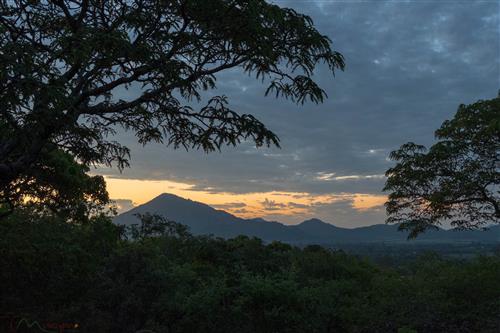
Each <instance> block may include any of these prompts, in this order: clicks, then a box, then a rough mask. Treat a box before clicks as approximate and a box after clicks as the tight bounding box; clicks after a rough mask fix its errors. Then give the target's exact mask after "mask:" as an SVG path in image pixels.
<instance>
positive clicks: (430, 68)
mask: <svg viewBox="0 0 500 333" xmlns="http://www.w3.org/2000/svg"><path fill="white" fill-rule="evenodd" d="M274 3H276V4H278V5H280V6H283V7H292V8H294V9H295V10H297V11H299V12H302V13H305V14H307V15H309V16H311V17H312V19H313V20H314V22H315V25H316V27H317V28H318V30H320V31H321V32H322V33H323V34H326V35H328V36H329V37H330V38H331V40H332V41H333V48H334V49H335V50H337V51H340V52H341V53H342V54H343V55H344V56H345V58H346V63H347V67H346V70H345V72H339V73H338V74H337V75H336V77H335V78H333V77H332V76H331V75H329V74H328V71H325V70H322V68H318V70H317V72H316V74H315V79H316V80H317V82H319V83H320V85H321V86H322V87H323V88H324V89H325V90H326V91H327V93H328V96H329V98H328V100H326V101H325V102H324V103H323V104H320V105H313V104H305V105H303V106H297V105H294V104H293V103H291V102H287V101H284V100H280V99H274V98H272V97H264V91H265V88H266V87H265V86H264V85H262V84H261V83H260V81H256V80H254V79H252V78H249V77H248V76H246V75H244V74H242V72H241V71H239V70H233V71H230V72H226V73H224V74H223V75H220V76H219V77H218V81H217V82H218V89H217V91H215V92H213V93H214V94H224V95H226V96H228V97H229V101H230V104H231V107H232V108H233V109H235V110H238V111H240V112H241V113H251V114H253V115H255V116H256V117H257V118H259V119H260V120H261V121H262V122H264V123H265V124H266V125H267V126H268V128H270V129H271V130H273V131H274V132H275V133H276V134H277V135H278V136H279V137H280V139H281V146H282V148H281V149H276V148H272V149H268V148H259V149H256V148H255V147H253V146H252V145H250V144H243V145H241V146H239V147H237V148H230V147H227V148H225V149H223V150H222V151H221V152H220V153H212V154H208V155H207V154H205V153H203V152H201V151H189V152H186V151H182V150H177V151H174V150H172V149H170V148H168V147H164V146H161V145H154V144H152V145H148V146H146V147H142V146H140V145H137V144H136V143H135V138H134V135H133V134H132V133H128V134H121V135H120V137H119V140H122V141H123V142H124V143H126V144H127V145H128V146H129V147H130V148H131V151H132V160H131V165H132V166H131V168H130V169H126V170H124V171H123V173H121V174H120V173H119V172H118V171H116V170H108V169H99V170H97V173H101V174H104V175H106V179H107V182H108V188H109V191H110V194H111V197H113V198H114V199H117V203H118V204H119V206H120V208H121V209H122V210H125V209H128V208H131V207H132V206H133V205H137V204H141V203H144V202H146V201H148V200H150V199H152V198H153V197H155V196H157V195H158V194H160V193H162V192H170V193H174V194H178V195H181V196H183V197H187V198H190V199H193V200H197V201H202V202H205V203H207V204H211V205H213V206H214V207H217V208H219V209H224V210H227V211H229V212H231V213H234V214H236V215H238V216H242V217H264V218H266V219H272V220H277V221H281V222H283V223H289V224H293V223H298V222H300V221H302V220H304V219H307V218H311V217H318V218H321V219H322V220H324V221H326V222H329V223H332V224H335V225H339V226H344V227H356V226H361V225H369V224H375V223H383V222H384V219H385V212H384V208H383V203H384V201H385V198H386V194H384V193H383V192H382V188H383V185H384V181H385V179H384V176H383V175H384V172H385V171H386V170H387V169H388V168H389V167H390V166H391V165H392V162H391V161H389V160H388V154H389V152H390V151H391V150H394V149H396V148H398V147H399V146H400V145H401V144H403V143H405V142H408V141H413V142H417V143H421V144H425V145H429V144H431V143H432V142H433V132H434V130H435V129H436V128H438V127H439V126H440V125H441V123H442V122H443V121H444V120H445V119H449V118H450V117H452V116H453V114H454V113H455V111H456V109H457V106H458V105H459V104H460V103H470V102H474V101H476V100H478V99H487V98H492V97H494V96H496V94H497V91H498V89H499V88H500V19H499V12H500V1H499V0H492V1H472V0H470V1H469V0H467V1H465V0H441V1H426V0H421V1H418V0H414V1H345V0H344V1H325V0H322V1H312V0H290V1H274Z"/></svg>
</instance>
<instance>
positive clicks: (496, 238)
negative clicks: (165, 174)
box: [114, 193, 500, 244]
mask: <svg viewBox="0 0 500 333" xmlns="http://www.w3.org/2000/svg"><path fill="white" fill-rule="evenodd" d="M146 212H149V213H152V214H159V215H162V216H164V217H166V218H168V219H170V220H173V221H176V222H179V223H182V224H185V225H187V226H188V227H189V228H190V231H191V232H192V233H193V234H194V235H206V234H211V235H214V236H218V237H223V238H232V237H236V236H238V235H246V236H250V237H259V238H261V239H263V240H264V241H274V240H276V241H282V242H287V243H293V244H337V243H372V242H406V238H407V235H408V234H407V232H401V231H398V226H397V225H387V224H374V225H371V226H364V227H357V228H353V229H349V228H342V227H338V226H335V225H333V224H330V223H327V222H324V221H322V220H320V219H317V218H311V219H308V220H305V221H303V222H302V223H299V224H296V225H285V224H282V223H280V222H276V221H267V220H265V219H262V218H252V219H243V218H240V217H237V216H235V215H233V214H231V213H228V212H226V211H224V210H219V209H215V208H213V207H211V206H209V205H206V204H204V203H201V202H197V201H194V200H191V199H185V198H182V197H179V196H177V195H174V194H171V193H162V194H160V195H159V196H157V197H155V198H153V199H152V200H150V201H148V202H146V203H144V204H142V205H139V206H137V207H134V208H133V209H131V210H129V211H127V212H124V213H122V214H120V215H118V216H116V217H115V218H114V222H115V223H117V224H123V225H130V224H133V223H138V222H139V220H138V218H137V217H136V216H134V214H138V213H139V214H144V213H146ZM421 241H431V242H464V241H469V242H500V226H494V227H491V228H490V230H489V231H462V232H456V231H453V230H444V229H440V230H438V231H429V232H427V233H424V234H422V235H420V236H419V237H418V238H417V240H413V241H412V242H421Z"/></svg>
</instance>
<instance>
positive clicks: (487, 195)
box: [384, 96, 500, 237]
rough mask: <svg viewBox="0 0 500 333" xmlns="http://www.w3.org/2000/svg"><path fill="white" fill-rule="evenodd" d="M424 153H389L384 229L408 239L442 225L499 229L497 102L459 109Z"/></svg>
mask: <svg viewBox="0 0 500 333" xmlns="http://www.w3.org/2000/svg"><path fill="white" fill-rule="evenodd" d="M436 138H437V139H438V142H437V143H435V144H434V145H433V146H432V147H430V148H429V150H426V149H425V147H424V146H421V145H417V144H414V143H411V142H410V143H407V144H405V145H403V146H401V148H400V149H399V150H396V151H394V152H392V153H391V158H392V159H393V160H395V161H397V162H398V163H397V164H396V166H395V167H393V168H391V169H389V170H388V171H387V173H386V175H387V176H388V179H387V183H386V186H385V189H384V190H385V191H390V194H389V201H388V202H387V203H386V208H387V214H388V216H389V217H388V219H387V222H389V223H400V228H401V229H405V230H410V237H416V236H417V235H418V234H419V233H421V232H424V231H425V230H427V229H429V228H435V227H436V226H438V225H440V224H441V223H443V222H449V223H451V225H452V226H453V227H455V228H457V229H474V228H480V227H484V226H486V225H488V224H493V223H500V96H499V97H497V98H494V99H492V100H486V101H478V102H476V103H474V104H470V105H460V107H459V108H458V112H457V113H456V115H455V117H454V118H453V119H452V120H448V121H445V122H444V123H443V125H442V126H441V128H439V129H438V130H437V131H436Z"/></svg>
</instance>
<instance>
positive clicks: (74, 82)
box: [0, 0, 344, 205]
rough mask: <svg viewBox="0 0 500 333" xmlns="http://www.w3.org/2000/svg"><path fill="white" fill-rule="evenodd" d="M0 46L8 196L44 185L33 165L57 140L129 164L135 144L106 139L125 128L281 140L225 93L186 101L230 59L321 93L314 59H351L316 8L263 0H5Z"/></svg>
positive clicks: (297, 88) (66, 147)
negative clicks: (325, 30)
mask: <svg viewBox="0 0 500 333" xmlns="http://www.w3.org/2000/svg"><path fill="white" fill-rule="evenodd" d="M0 49H1V50H2V52H0V104H1V111H0V112H1V113H0V200H1V201H3V202H4V203H5V202H6V203H8V204H9V205H15V204H17V203H19V202H22V201H23V200H24V198H25V197H26V196H25V193H24V192H23V190H24V189H25V187H21V188H18V189H20V192H15V191H14V192H12V189H13V188H15V186H13V185H15V184H17V183H18V182H23V181H25V179H26V178H27V177H30V182H31V183H30V186H32V187H35V186H39V184H38V183H37V180H38V178H37V177H31V174H32V173H33V169H38V170H41V169H44V168H45V165H44V161H43V159H44V156H47V154H49V155H50V154H51V153H52V152H53V151H56V150H62V151H64V152H66V153H69V154H71V156H73V157H74V158H75V160H76V161H77V162H78V163H79V164H80V165H81V166H82V167H87V166H90V165H95V164H105V165H115V164H116V165H117V166H118V167H119V168H123V167H125V166H127V165H128V155H129V150H128V149H127V148H126V147H124V146H123V145H121V144H120V143H119V142H115V141H112V140H110V139H109V137H110V136H112V135H113V134H115V131H116V130H117V129H118V128H120V127H121V128H124V129H127V130H132V131H133V132H135V134H136V135H137V138H138V141H139V142H140V143H142V144H146V143H148V142H151V141H155V142H164V143H166V144H167V145H172V146H173V147H174V148H177V147H185V148H186V149H187V148H201V149H203V150H205V151H207V152H209V151H213V150H217V149H220V147H221V146H223V145H236V144H238V143H239V142H240V141H241V140H246V139H249V140H251V141H253V142H255V144H256V145H257V146H262V145H278V143H279V141H278V138H277V137H276V135H275V134H274V133H272V132H271V131H270V130H268V129H267V128H266V127H265V126H264V125H263V124H262V123H261V122H260V121H258V120H257V119H256V118H254V117H253V116H252V115H248V114H239V113H237V112H235V111H233V110H231V109H230V108H229V107H228V105H227V99H226V97H224V96H216V97H212V98H210V99H209V100H208V102H207V103H206V105H205V106H203V107H201V108H200V109H199V110H195V109H194V108H192V107H191V106H190V105H189V103H190V101H193V100H195V101H198V102H201V99H202V92H203V91H206V90H212V89H215V88H216V75H217V74H219V73H220V72H222V71H224V70H228V69H231V68H240V69H241V70H242V71H243V72H245V73H247V74H248V75H255V77H256V78H257V79H262V80H263V81H265V82H267V83H268V84H269V86H268V88H267V91H266V94H268V93H271V94H274V95H276V96H282V97H285V98H290V99H291V100H293V101H295V102H297V103H303V102H304V101H306V100H311V101H313V102H316V103H318V102H321V101H322V100H323V98H324V97H325V92H324V91H323V90H322V89H321V88H320V87H319V86H318V85H317V84H316V83H315V82H314V81H313V80H312V79H311V76H312V72H313V70H314V68H315V67H316V66H317V65H318V64H319V63H325V64H326V66H327V67H328V69H329V70H330V71H331V72H332V73H333V72H334V70H335V69H343V67H344V61H343V57H342V55H341V54H340V53H338V52H335V51H333V50H332V49H331V45H330V40H329V39H328V38H327V37H326V36H323V35H321V34H320V33H319V32H318V31H317V30H316V29H315V28H314V26H313V22H312V20H311V19H310V18H309V17H307V16H305V15H301V14H299V13H297V12H295V11H294V10H292V9H287V8H280V7H278V6H277V5H272V4H269V3H267V2H266V1H264V0H211V1H205V0H171V1H159V0H132V1H130V0H117V1H105V0H104V1H103V0H99V1H97V0H82V1H73V0H57V1H56V0H40V1H26V0H21V1H2V2H1V4H0ZM52 181H54V182H57V177H54V179H53V180H52ZM75 190H76V189H75ZM30 195H33V193H30ZM39 199H40V200H41V201H43V198H39Z"/></svg>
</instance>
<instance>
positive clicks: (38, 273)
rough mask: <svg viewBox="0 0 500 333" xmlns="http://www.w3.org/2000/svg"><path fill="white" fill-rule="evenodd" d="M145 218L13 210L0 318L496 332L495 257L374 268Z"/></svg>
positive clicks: (191, 326)
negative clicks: (117, 221) (125, 222)
mask: <svg viewBox="0 0 500 333" xmlns="http://www.w3.org/2000/svg"><path fill="white" fill-rule="evenodd" d="M35 220H36V221H35ZM144 220H145V222H146V225H144V226H142V225H140V226H137V230H143V231H144V232H142V233H140V237H135V238H134V239H130V238H124V237H120V234H122V233H121V230H120V228H118V227H116V226H114V225H113V224H111V223H110V222H109V220H106V219H103V218H96V219H94V220H92V221H91V222H90V223H87V224H68V223H63V222H62V220H60V219H55V218H53V217H52V218H44V219H40V218H39V217H30V215H29V214H27V213H25V214H23V215H22V216H20V215H11V216H10V217H9V218H8V219H7V220H6V222H5V223H2V224H0V233H1V234H2V236H3V237H2V238H1V239H0V283H1V285H2V288H1V289H0V313H6V312H9V313H15V314H17V316H23V317H25V318H31V319H33V320H35V319H36V320H39V321H40V322H44V321H45V322H46V321H52V322H77V323H79V324H80V330H79V331H81V332H125V333H126V332H137V331H139V330H150V331H153V332H384V333H385V332H498V330H499V329H500V316H499V314H500V313H499V312H498V309H499V307H500V288H499V287H498V281H499V279H500V257H498V256H490V257H478V258H476V259H473V260H470V261H465V262H462V261H447V260H443V259H440V258H439V257H437V256H435V255H427V256H425V257H420V259H419V260H417V261H415V262H413V263H407V264H406V265H405V266H404V267H400V268H381V267H378V266H375V265H374V264H371V263H369V262H367V261H365V260H363V259H360V258H357V257H354V256H351V255H348V254H345V253H343V252H338V251H330V250H327V249H324V248H321V247H319V246H310V247H306V248H304V249H300V248H296V247H292V246H290V245H287V244H282V243H277V242H275V243H271V244H264V243H263V242H262V241H261V240H259V239H256V238H248V237H244V236H240V237H237V238H234V239H229V240H224V239H219V238H211V237H194V236H191V235H189V234H188V233H186V232H185V229H183V228H178V229H175V225H174V223H173V222H170V221H166V220H164V219H162V218H159V217H155V216H152V215H147V216H145V217H144ZM163 227H166V228H164V229H162V228H163ZM167 227H172V228H167ZM159 229H162V230H163V231H158V230H159ZM175 230H181V231H182V232H181V233H177V232H175ZM151 231H153V232H151ZM0 324H1V323H0Z"/></svg>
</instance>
